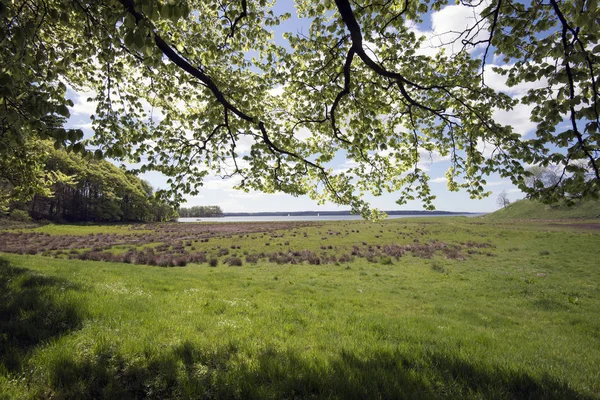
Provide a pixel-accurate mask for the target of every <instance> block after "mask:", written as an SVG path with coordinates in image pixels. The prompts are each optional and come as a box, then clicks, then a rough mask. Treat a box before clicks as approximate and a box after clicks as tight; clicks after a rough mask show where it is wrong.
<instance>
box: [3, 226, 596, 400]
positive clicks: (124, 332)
mask: <svg viewBox="0 0 600 400" xmlns="http://www.w3.org/2000/svg"><path fill="white" fill-rule="evenodd" d="M225 225H227V226H226V227H224V228H216V225H215V224H213V225H210V224H208V225H203V224H189V225H187V224H179V225H176V224H165V225H148V226H138V227H136V226H132V227H124V228H123V229H124V231H119V228H118V227H115V226H110V227H106V226H98V227H94V226H84V227H78V226H70V227H65V226H62V227H56V226H47V227H44V228H36V229H37V230H36V229H25V230H20V231H15V230H11V231H5V232H0V234H3V235H4V236H1V235H0V241H1V240H4V241H5V243H8V242H9V240H10V243H14V246H13V245H11V246H13V247H9V246H8V245H7V247H6V249H5V251H8V250H10V251H11V253H6V252H5V253H0V398H7V399H27V398H32V399H37V398H53V399H81V398H107V399H124V398H153V399H164V398H228V399H229V398H256V399H262V398H273V399H279V398H360V399H363V398H497V399H512V398H531V399H538V398H545V399H548V398H550V399H570V398H581V399H594V398H600V368H599V367H598V365H600V364H599V360H600V318H599V316H600V314H599V310H600V265H599V263H598V254H599V253H598V248H600V246H599V245H600V230H597V229H591V228H594V226H591V227H590V226H589V225H585V226H570V225H557V224H551V223H542V222H539V223H527V224H525V223H515V222H510V223H497V222H490V221H486V220H484V219H467V218H439V219H396V220H389V221H385V222H383V223H370V222H363V221H356V222H329V223H320V224H300V225H294V224H291V225H290V224H287V225H277V224H270V225H269V224H266V225H264V224H263V225H260V224H259V225H257V224H254V225H252V224H249V225H248V226H243V227H242V228H241V229H240V228H239V225H240V224H238V225H233V224H231V225H230V224H225ZM182 226H183V227H182ZM40 229H43V230H45V231H43V232H39V230H40ZM115 230H116V231H115ZM119 233H122V237H121V236H119V237H117V236H114V234H119ZM111 235H112V236H111ZM61 236H64V237H65V238H61ZM131 236H134V237H139V239H140V241H139V242H135V241H134V240H132V238H131ZM69 238H70V239H69ZM75 238H78V239H79V240H80V241H79V242H77V241H76V240H75ZM98 238H101V239H102V240H100V242H98V243H100V244H102V247H103V250H102V251H101V252H103V254H104V253H111V254H115V253H122V252H127V251H130V252H131V251H133V250H132V248H133V249H135V248H137V247H144V248H147V247H153V248H160V247H161V245H163V247H164V248H165V249H164V251H165V252H167V253H168V252H177V251H179V250H177V249H178V248H179V247H180V244H179V243H180V242H181V243H182V244H181V246H183V247H184V249H191V248H194V249H195V250H194V251H202V252H204V253H205V254H206V259H207V260H210V259H211V258H215V259H217V260H218V263H217V266H216V267H211V266H210V264H209V263H208V261H206V262H201V263H195V262H188V263H187V265H186V266H185V267H171V268H163V267H159V266H153V265H143V264H136V263H134V261H136V260H137V259H135V257H134V259H133V261H131V260H130V259H127V258H125V260H127V261H128V263H119V262H100V261H86V260H81V259H78V258H77V257H79V255H80V254H81V253H80V252H79V250H77V248H76V247H68V246H71V245H72V244H73V243H75V244H76V246H88V247H89V248H91V247H92V245H86V242H85V241H86V240H90V241H92V240H96V241H97V240H98ZM142 238H143V239H144V240H143V241H141V239H142ZM199 238H206V239H208V240H207V241H202V240H197V239H199ZM18 240H21V241H22V242H18ZM36 241H37V242H36ZM42 241H43V242H42ZM34 242H35V243H36V246H38V247H39V249H38V250H39V253H38V254H35V255H29V254H17V253H18V252H19V243H22V244H21V245H20V246H21V247H27V246H29V247H30V248H31V249H33V247H32V246H33V244H32V243H34ZM188 242H189V244H188ZM98 243H96V245H97V246H99V244H98ZM165 243H166V244H168V246H167V245H165ZM267 243H268V244H267ZM61 246H63V247H61ZM73 246H75V245H73ZM52 248H54V250H52ZM86 248H87V247H86ZM66 249H70V250H66ZM223 249H227V251H228V254H224V253H225V252H224V251H223ZM33 250H35V249H33ZM160 251H162V250H160ZM190 251H191V250H190ZM33 252H34V251H31V253H33ZM42 253H43V254H46V256H42V255H40V254H42ZM167 253H165V254H167ZM275 253H277V254H276V256H273V254H275ZM309 253H310V254H311V256H310V257H308V258H305V259H303V258H302V256H301V255H302V254H309ZM161 254H162V253H160V252H159V250H157V257H158V256H160V255H161ZM177 254H184V253H177ZM286 254H288V255H289V256H286V257H287V258H285V257H284V255H286ZM293 254H300V255H299V256H297V257H296V258H294V256H293ZM253 255H254V256H256V257H255V258H257V260H256V259H255V260H253V261H248V260H249V259H250V258H249V256H253ZM228 257H229V258H231V257H239V258H240V259H241V260H242V266H229V265H228V263H227V262H226V260H227V259H228ZM315 257H316V258H318V260H319V261H318V263H316V261H315V262H313V261H314V260H315ZM269 260H271V261H269ZM113 261H114V260H113ZM136 262H137V261H136Z"/></svg>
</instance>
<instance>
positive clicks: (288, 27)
mask: <svg viewBox="0 0 600 400" xmlns="http://www.w3.org/2000/svg"><path fill="white" fill-rule="evenodd" d="M292 4H293V3H292V2H291V1H289V0H279V1H278V3H277V4H276V6H275V12H276V13H284V12H290V13H291V14H292V18H290V19H289V20H287V21H285V22H284V23H283V24H282V25H281V26H279V27H277V28H276V29H275V30H274V33H275V40H276V41H279V43H283V41H284V39H283V38H282V34H283V32H285V31H292V32H296V31H308V21H306V20H300V19H299V18H298V17H297V16H296V13H295V10H294V8H293V7H292ZM472 22H473V8H470V7H465V6H462V5H454V4H452V5H448V6H446V7H444V8H443V9H441V10H440V11H437V12H433V13H431V14H430V15H428V16H426V17H425V19H424V21H423V22H422V23H420V24H415V26H414V28H413V29H414V30H415V32H417V33H419V34H421V35H424V36H425V37H426V39H427V40H426V43H428V44H429V47H428V48H424V49H422V50H421V52H423V53H429V54H432V53H434V52H436V51H438V49H439V48H440V46H441V47H446V48H447V51H452V47H451V46H444V45H442V41H443V42H449V41H450V40H449V39H451V37H449V36H448V34H446V32H450V31H455V32H456V31H463V30H464V29H465V27H466V26H467V25H469V23H472ZM484 33H485V32H484ZM440 34H441V35H440ZM478 51H482V49H475V50H474V55H477V52H478ZM493 66H502V62H501V61H499V60H495V59H491V58H490V59H488V65H487V67H486V71H485V76H484V78H485V82H486V84H487V85H488V86H490V87H492V88H494V89H496V90H499V91H503V92H505V93H507V94H508V95H510V96H512V97H513V98H518V97H520V96H523V95H524V94H525V93H526V92H527V90H528V89H530V88H531V86H530V85H536V84H539V82H538V83H531V84H530V85H521V86H519V87H513V88H509V87H508V86H506V83H505V78H504V77H502V76H501V75H500V74H497V73H495V72H493V71H492V67H493ZM69 94H70V95H71V96H70V97H71V99H72V100H73V102H74V106H73V107H72V108H71V110H70V111H71V118H70V120H69V126H71V127H78V128H81V129H83V130H84V132H85V133H86V136H88V135H91V134H92V132H91V122H90V115H91V114H93V113H94V111H95V104H94V103H89V102H87V98H88V97H90V94H89V93H76V92H70V93H69ZM530 111H531V109H530V108H529V106H525V105H521V104H519V105H517V106H516V107H515V108H514V109H513V110H512V111H510V112H505V111H502V112H496V113H495V117H496V120H497V121H498V122H499V123H500V124H506V125H512V126H513V128H514V130H515V131H516V132H518V133H519V134H521V135H523V136H524V137H528V136H530V135H532V134H533V132H534V130H535V126H536V125H535V123H533V122H531V121H530V120H529V115H530ZM484 154H485V152H484ZM345 163H346V160H345V159H344V157H341V156H340V157H336V158H335V159H334V160H333V163H332V164H331V166H332V167H333V168H334V169H342V168H344V167H345V166H346V165H345ZM423 164H424V166H425V168H426V169H427V172H428V174H429V176H430V177H431V182H430V183H431V188H432V192H433V194H434V195H436V196H437V198H436V200H435V201H434V205H435V207H436V209H438V210H444V211H457V212H461V211H462V212H492V211H494V210H496V209H498V208H499V206H498V205H497V197H498V194H499V193H500V192H502V191H506V192H507V193H508V197H509V199H510V200H511V201H515V200H517V199H520V198H523V197H524V194H523V193H522V192H521V191H520V190H519V189H517V188H516V187H515V186H514V185H512V184H511V182H510V180H508V179H506V178H501V177H499V176H498V175H491V176H489V177H488V178H487V179H486V180H487V185H486V189H487V190H489V191H491V192H492V194H491V195H490V196H489V197H487V198H485V199H482V200H474V199H470V198H469V195H468V194H467V193H465V192H450V191H448V189H447V188H446V180H445V178H444V175H445V172H446V170H447V169H448V167H449V162H448V159H447V158H444V157H439V156H436V155H433V156H431V157H430V156H429V155H424V159H423ZM140 177H141V178H142V179H145V180H147V181H148V182H150V184H151V185H152V186H153V187H154V188H155V189H166V188H167V187H168V185H167V183H166V178H165V177H164V176H162V175H161V174H160V173H157V172H148V173H145V174H142V175H141V176H140ZM237 182H238V181H237V180H236V179H235V178H232V179H229V180H223V179H220V178H218V177H209V178H208V179H206V180H205V183H204V186H203V187H202V188H200V194H199V195H198V196H187V203H185V204H182V206H183V207H191V206H197V205H218V206H220V207H221V209H222V210H223V211H224V212H269V211H273V212H274V211H284V212H286V211H287V212H290V211H309V210H315V211H320V210H346V209H348V207H347V206H337V205H335V204H333V203H326V204H324V205H319V204H317V202H316V201H314V200H311V199H310V198H309V197H308V196H299V197H293V196H290V195H287V194H282V193H276V194H265V193H260V192H250V193H244V192H241V191H237V190H234V189H233V186H234V185H235V184H236V183H237ZM397 198H398V195H396V194H394V193H390V194H384V195H382V196H380V197H374V196H370V195H368V196H366V200H367V201H368V202H369V203H370V204H371V205H372V206H373V207H375V208H378V209H380V210H420V209H422V208H423V206H422V204H421V202H420V201H411V202H408V203H407V204H404V205H402V206H400V205H398V204H396V200H397Z"/></svg>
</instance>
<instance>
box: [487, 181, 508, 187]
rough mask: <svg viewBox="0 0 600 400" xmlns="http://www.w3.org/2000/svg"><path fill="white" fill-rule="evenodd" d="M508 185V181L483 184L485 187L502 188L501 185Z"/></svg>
mask: <svg viewBox="0 0 600 400" xmlns="http://www.w3.org/2000/svg"><path fill="white" fill-rule="evenodd" d="M507 184H510V182H508V181H492V182H487V183H486V184H485V186H502V185H507Z"/></svg>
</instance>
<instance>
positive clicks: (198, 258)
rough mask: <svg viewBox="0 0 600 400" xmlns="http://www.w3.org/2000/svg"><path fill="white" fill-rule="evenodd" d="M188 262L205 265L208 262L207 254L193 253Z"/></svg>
mask: <svg viewBox="0 0 600 400" xmlns="http://www.w3.org/2000/svg"><path fill="white" fill-rule="evenodd" d="M188 262H191V263H198V264H200V263H204V262H206V253H203V252H199V253H191V254H189V255H188Z"/></svg>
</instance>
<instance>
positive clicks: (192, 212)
mask: <svg viewBox="0 0 600 400" xmlns="http://www.w3.org/2000/svg"><path fill="white" fill-rule="evenodd" d="M177 213H178V214H179V216H180V217H182V218H196V217H197V218H204V217H222V216H223V210H221V207H219V206H193V207H189V208H185V207H182V208H180V209H178V210H177Z"/></svg>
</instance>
